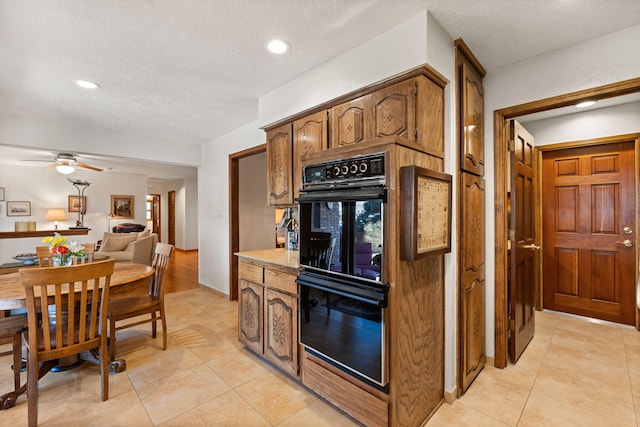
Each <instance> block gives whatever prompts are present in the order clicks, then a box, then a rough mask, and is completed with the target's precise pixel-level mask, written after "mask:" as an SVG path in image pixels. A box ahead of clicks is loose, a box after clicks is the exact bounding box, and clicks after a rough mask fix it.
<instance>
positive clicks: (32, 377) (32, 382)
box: [27, 349, 39, 427]
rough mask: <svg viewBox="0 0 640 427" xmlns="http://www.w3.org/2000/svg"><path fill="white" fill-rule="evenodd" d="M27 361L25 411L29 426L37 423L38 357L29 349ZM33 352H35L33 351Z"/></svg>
mask: <svg viewBox="0 0 640 427" xmlns="http://www.w3.org/2000/svg"><path fill="white" fill-rule="evenodd" d="M29 350H30V351H29V355H28V357H27V358H28V361H27V365H28V366H27V407H28V408H27V412H28V416H27V417H28V421H29V427H36V426H37V425H38V376H39V375H38V374H39V368H38V357H37V356H36V354H31V353H32V352H31V349H29ZM34 353H35V352H34Z"/></svg>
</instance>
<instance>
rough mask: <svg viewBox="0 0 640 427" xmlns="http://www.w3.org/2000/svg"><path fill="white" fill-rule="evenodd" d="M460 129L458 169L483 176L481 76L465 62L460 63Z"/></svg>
mask: <svg viewBox="0 0 640 427" xmlns="http://www.w3.org/2000/svg"><path fill="white" fill-rule="evenodd" d="M460 73H461V76H460V84H461V86H462V87H461V90H462V105H461V107H462V111H461V119H462V124H461V125H462V129H460V135H461V142H462V147H461V156H460V162H461V165H460V168H461V169H462V170H464V171H467V172H470V173H472V174H475V175H478V176H484V89H483V86H482V76H481V75H480V74H479V73H478V72H477V71H476V70H475V68H473V67H472V66H470V65H468V64H467V63H466V62H464V61H463V62H462V63H461V67H460Z"/></svg>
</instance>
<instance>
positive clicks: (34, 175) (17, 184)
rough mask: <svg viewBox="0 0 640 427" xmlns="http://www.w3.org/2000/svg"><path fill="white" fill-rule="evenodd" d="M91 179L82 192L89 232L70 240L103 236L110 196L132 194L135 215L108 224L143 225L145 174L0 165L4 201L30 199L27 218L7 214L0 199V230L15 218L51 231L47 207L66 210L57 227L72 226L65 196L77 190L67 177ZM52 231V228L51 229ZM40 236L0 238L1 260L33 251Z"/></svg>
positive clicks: (72, 216) (94, 239) (9, 228)
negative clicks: (64, 172)
mask: <svg viewBox="0 0 640 427" xmlns="http://www.w3.org/2000/svg"><path fill="white" fill-rule="evenodd" d="M68 176H70V177H73V178H82V179H86V180H92V181H93V183H92V184H91V185H90V186H89V187H87V188H86V190H85V192H84V195H85V196H86V198H87V214H86V215H85V216H84V225H85V227H89V228H90V229H91V231H89V234H88V235H87V236H77V237H73V238H72V240H75V241H78V242H81V243H86V242H97V241H98V240H100V239H102V233H104V232H105V231H107V228H108V225H109V224H108V214H109V212H110V204H111V195H112V194H118V195H132V196H134V197H135V212H134V214H135V218H132V219H118V220H111V221H110V223H111V226H114V225H116V224H119V223H123V222H135V223H138V224H145V221H146V194H147V186H146V177H143V176H140V175H133V174H118V173H107V172H79V171H77V172H74V173H73V174H72V175H66V176H65V175H61V174H60V173H58V172H56V170H55V169H43V168H40V167H26V166H10V165H0V183H1V184H0V186H2V187H4V189H5V198H6V200H7V201H28V202H31V216H30V217H9V216H7V215H6V202H0V230H2V231H13V230H14V222H15V221H36V223H37V229H38V230H47V229H49V230H53V223H52V222H49V221H45V219H44V218H45V215H46V214H47V210H48V209H49V208H62V209H64V211H65V212H66V213H67V219H68V221H66V222H60V228H69V227H70V226H74V225H75V221H76V219H77V213H74V212H67V207H68V196H70V195H71V196H74V195H75V196H77V195H78V190H76V188H75V187H74V186H73V185H72V184H71V183H70V182H69V181H67V177H68ZM52 234H53V231H52ZM41 240H42V239H41V238H26V239H0V263H5V262H11V261H13V260H12V259H11V257H12V256H14V255H16V254H18V253H21V252H34V251H35V246H38V245H41V244H42V243H41Z"/></svg>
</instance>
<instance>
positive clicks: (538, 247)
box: [520, 244, 540, 251]
mask: <svg viewBox="0 0 640 427" xmlns="http://www.w3.org/2000/svg"><path fill="white" fill-rule="evenodd" d="M520 248H522V249H533V250H534V251H537V250H539V249H540V246H538V245H534V244H531V245H522V246H520Z"/></svg>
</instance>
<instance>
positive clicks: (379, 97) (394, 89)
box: [371, 79, 416, 141]
mask: <svg viewBox="0 0 640 427" xmlns="http://www.w3.org/2000/svg"><path fill="white" fill-rule="evenodd" d="M371 102H372V104H373V118H372V119H373V129H374V138H381V137H385V136H394V135H396V136H401V137H403V138H407V139H408V140H409V141H415V139H416V109H415V104H416V84H415V81H414V80H413V79H411V80H408V81H405V82H402V83H398V84H396V85H393V86H389V87H386V88H384V89H380V90H377V91H375V92H373V93H372V94H371Z"/></svg>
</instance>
